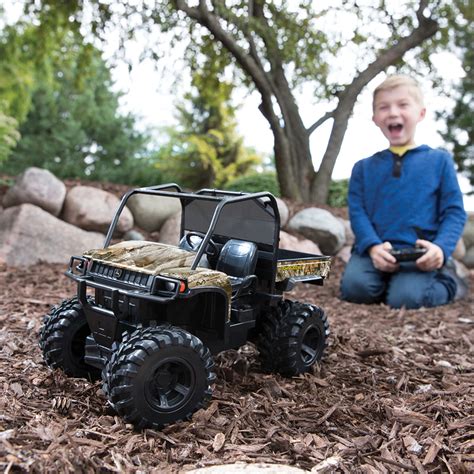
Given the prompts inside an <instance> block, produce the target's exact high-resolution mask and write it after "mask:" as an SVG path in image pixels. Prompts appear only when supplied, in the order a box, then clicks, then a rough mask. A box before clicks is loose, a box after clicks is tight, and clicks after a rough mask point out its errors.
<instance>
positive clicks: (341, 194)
mask: <svg viewBox="0 0 474 474" xmlns="http://www.w3.org/2000/svg"><path fill="white" fill-rule="evenodd" d="M348 191H349V180H348V179H338V180H334V181H331V184H330V186H329V196H328V205H329V206H331V207H346V206H347V193H348Z"/></svg>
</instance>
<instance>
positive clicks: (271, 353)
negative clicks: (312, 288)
mask: <svg viewBox="0 0 474 474" xmlns="http://www.w3.org/2000/svg"><path fill="white" fill-rule="evenodd" d="M328 336H329V324H328V321H327V318H326V315H325V314H324V311H323V310H322V309H321V308H319V307H317V306H314V305H311V304H304V303H298V302H293V301H289V300H284V301H282V302H281V303H280V304H279V305H278V306H277V307H276V308H273V309H272V310H271V311H268V312H267V313H266V314H265V315H264V316H263V319H262V324H261V331H260V335H259V338H258V341H257V347H258V350H259V352H260V359H261V365H262V369H263V370H264V371H267V372H278V373H280V374H282V375H285V376H293V375H298V374H301V373H304V372H308V371H309V370H310V369H311V367H312V366H313V365H314V364H315V363H316V362H318V361H320V360H321V359H322V357H323V355H324V351H325V349H326V347H327V338H328Z"/></svg>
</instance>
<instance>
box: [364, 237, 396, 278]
mask: <svg viewBox="0 0 474 474" xmlns="http://www.w3.org/2000/svg"><path fill="white" fill-rule="evenodd" d="M391 248H392V244H391V243H390V242H384V243H383V244H378V245H374V246H373V247H370V249H369V255H370V258H371V259H372V263H373V264H374V267H375V268H376V269H377V270H380V271H382V272H388V273H394V272H396V271H397V270H398V268H399V266H400V265H399V264H398V263H397V260H396V258H395V257H394V256H393V255H391V254H390V252H389V250H390V249H391Z"/></svg>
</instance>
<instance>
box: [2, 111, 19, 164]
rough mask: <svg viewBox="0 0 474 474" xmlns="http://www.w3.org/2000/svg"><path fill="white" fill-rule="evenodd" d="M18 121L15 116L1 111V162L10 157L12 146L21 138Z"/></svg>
mask: <svg viewBox="0 0 474 474" xmlns="http://www.w3.org/2000/svg"><path fill="white" fill-rule="evenodd" d="M17 126H18V123H17V121H16V120H15V119H14V118H13V117H9V116H8V115H5V114H4V113H3V112H2V111H0V163H1V162H2V161H4V160H6V159H7V158H8V155H9V154H10V152H11V150H12V148H14V147H15V145H16V143H17V141H18V140H19V139H20V134H19V133H18V131H17Z"/></svg>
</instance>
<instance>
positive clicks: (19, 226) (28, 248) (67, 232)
mask: <svg viewBox="0 0 474 474" xmlns="http://www.w3.org/2000/svg"><path fill="white" fill-rule="evenodd" d="M104 237H105V236H104V235H103V234H99V233H96V232H86V231H84V230H81V229H78V228H77V227H74V226H73V225H70V224H67V223H66V222H63V221H61V220H59V219H58V218H56V217H54V216H52V215H51V214H49V213H48V212H46V211H44V210H43V209H41V208H40V207H38V206H33V205H32V204H22V205H20V206H14V207H9V208H8V209H6V210H5V211H4V212H3V213H2V214H0V262H3V263H6V264H7V265H12V266H15V267H24V266H29V265H34V264H36V263H38V262H40V261H44V262H48V263H64V264H66V263H68V262H69V258H70V257H71V255H82V253H83V251H84V250H88V249H94V248H99V247H102V245H103V243H104Z"/></svg>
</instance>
